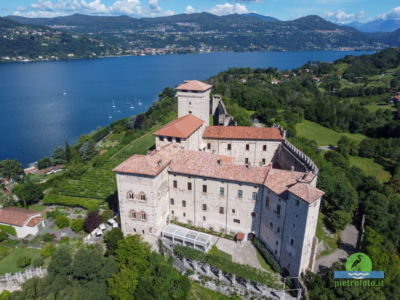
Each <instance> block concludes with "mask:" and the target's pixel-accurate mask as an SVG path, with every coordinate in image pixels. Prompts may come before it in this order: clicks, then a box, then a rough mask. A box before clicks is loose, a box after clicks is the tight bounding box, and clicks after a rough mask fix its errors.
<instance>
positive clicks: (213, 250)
mask: <svg viewBox="0 0 400 300" xmlns="http://www.w3.org/2000/svg"><path fill="white" fill-rule="evenodd" d="M208 253H209V254H212V255H215V256H217V257H220V258H222V259H227V260H229V261H232V255H230V254H228V253H226V252H224V251H221V250H219V249H218V248H217V246H215V245H214V246H212V247H211V250H210V251H209V252H208Z"/></svg>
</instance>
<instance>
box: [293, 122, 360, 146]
mask: <svg viewBox="0 0 400 300" xmlns="http://www.w3.org/2000/svg"><path fill="white" fill-rule="evenodd" d="M296 130H297V136H299V137H305V138H307V139H310V140H314V141H316V142H317V144H318V146H328V145H334V146H336V144H337V142H338V140H339V139H340V137H341V136H347V137H349V138H351V139H353V140H355V141H356V142H360V141H362V140H363V139H364V138H366V137H365V135H362V134H352V133H339V132H336V131H334V130H332V129H329V128H327V127H324V126H322V125H319V124H318V123H315V122H311V121H308V120H304V121H303V122H301V123H298V124H297V125H296Z"/></svg>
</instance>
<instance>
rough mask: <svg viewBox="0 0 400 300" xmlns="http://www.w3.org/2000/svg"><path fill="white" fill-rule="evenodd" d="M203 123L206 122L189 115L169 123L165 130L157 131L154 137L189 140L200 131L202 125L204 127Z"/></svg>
mask: <svg viewBox="0 0 400 300" xmlns="http://www.w3.org/2000/svg"><path fill="white" fill-rule="evenodd" d="M203 123H204V121H202V120H200V119H199V118H196V117H195V116H193V115H190V114H189V115H186V116H183V117H180V118H178V119H176V120H174V121H172V122H170V123H168V124H167V125H165V126H164V127H163V128H161V129H160V130H158V131H156V132H155V133H154V135H162V136H171V137H178V138H183V139H187V138H188V137H189V136H191V135H192V134H193V133H194V132H195V131H196V130H197V129H199V128H200V127H201V125H203Z"/></svg>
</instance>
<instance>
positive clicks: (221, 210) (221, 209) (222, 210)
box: [219, 206, 224, 215]
mask: <svg viewBox="0 0 400 300" xmlns="http://www.w3.org/2000/svg"><path fill="white" fill-rule="evenodd" d="M219 213H220V214H221V215H222V214H223V213H224V208H223V207H222V206H221V207H220V208H219Z"/></svg>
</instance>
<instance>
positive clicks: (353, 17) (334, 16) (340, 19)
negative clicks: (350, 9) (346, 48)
mask: <svg viewBox="0 0 400 300" xmlns="http://www.w3.org/2000/svg"><path fill="white" fill-rule="evenodd" d="M324 15H325V17H326V18H327V19H328V20H330V21H332V22H335V23H341V24H346V23H351V22H356V21H363V20H364V19H365V12H364V11H363V10H360V11H359V12H358V13H346V12H345V11H344V10H337V11H328V12H326V13H325V14H324Z"/></svg>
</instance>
